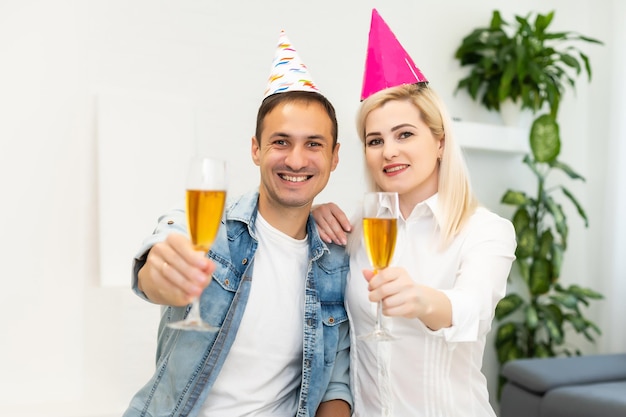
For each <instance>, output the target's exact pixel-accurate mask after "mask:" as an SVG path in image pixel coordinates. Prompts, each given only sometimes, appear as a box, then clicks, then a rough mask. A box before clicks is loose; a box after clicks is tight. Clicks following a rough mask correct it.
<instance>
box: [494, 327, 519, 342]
mask: <svg viewBox="0 0 626 417" xmlns="http://www.w3.org/2000/svg"><path fill="white" fill-rule="evenodd" d="M516 339H517V326H516V325H515V323H511V322H509V323H504V324H502V325H500V326H499V327H498V330H497V331H496V341H495V343H496V347H501V346H503V345H504V344H505V343H507V342H511V341H515V340H516Z"/></svg>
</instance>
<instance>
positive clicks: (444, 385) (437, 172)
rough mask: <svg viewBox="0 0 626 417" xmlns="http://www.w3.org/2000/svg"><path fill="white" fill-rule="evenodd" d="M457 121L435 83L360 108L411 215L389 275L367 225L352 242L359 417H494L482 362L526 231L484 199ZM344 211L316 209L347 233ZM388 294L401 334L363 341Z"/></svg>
mask: <svg viewBox="0 0 626 417" xmlns="http://www.w3.org/2000/svg"><path fill="white" fill-rule="evenodd" d="M450 127H451V122H450V119H449V118H448V117H447V116H446V111H445V109H444V106H443V104H442V102H441V101H440V100H439V98H438V97H437V95H436V93H435V92H434V91H433V90H432V89H431V88H430V87H428V85H427V84H426V83H419V84H411V85H400V86H396V87H392V88H387V89H384V90H382V91H379V92H377V93H375V94H373V95H371V96H369V97H368V98H367V99H366V100H364V101H363V102H362V104H361V107H360V110H359V113H358V117H357V128H358V133H359V136H360V139H361V141H362V142H363V145H364V151H365V162H366V166H367V170H366V171H367V173H366V175H367V177H368V180H369V183H370V188H371V189H372V190H381V191H396V192H398V194H399V201H400V212H401V217H400V219H399V221H398V240H397V244H396V251H395V254H394V257H393V261H392V266H390V267H389V268H386V269H383V270H381V271H380V272H379V273H378V274H376V275H374V273H373V271H372V268H371V266H370V264H369V261H368V258H367V255H366V253H365V249H364V246H363V243H362V240H361V232H360V229H359V230H355V231H354V232H353V233H351V236H350V238H351V239H350V242H349V245H348V246H349V249H350V254H351V262H350V275H349V277H348V283H347V288H346V305H347V308H348V315H349V317H350V321H351V330H352V332H351V333H352V353H351V355H352V362H351V366H352V368H353V369H352V375H353V387H352V388H353V391H354V396H355V412H356V415H357V416H385V415H393V416H405V415H406V416H409V415H410V416H429V415H441V416H454V415H463V416H495V413H494V412H493V410H492V408H491V406H490V404H489V395H488V392H487V385H486V380H485V377H484V375H483V374H482V373H481V366H482V358H483V352H484V348H485V340H486V336H487V333H488V332H489V330H490V328H491V322H492V319H493V316H494V309H495V306H496V304H497V303H498V301H499V300H500V299H501V298H502V297H503V296H504V294H505V290H506V281H507V276H508V274H509V271H510V268H511V264H512V262H513V260H514V259H515V257H514V252H515V246H516V243H515V231H514V229H513V226H512V225H511V223H510V222H509V221H508V220H506V219H504V218H501V217H499V216H497V215H496V214H494V213H491V212H490V211H488V210H487V209H485V208H482V207H479V206H478V203H477V201H476V198H475V197H474V195H473V194H472V191H471V188H470V183H469V179H468V174H467V171H466V167H465V163H464V161H463V159H462V155H461V152H460V149H459V147H458V145H457V144H456V143H455V141H454V137H453V135H452V133H451V129H450ZM337 210H338V209H337V208H336V206H333V205H326V206H321V207H319V208H318V209H316V210H315V212H314V215H315V217H316V220H317V221H318V224H319V225H320V228H321V229H322V233H321V235H322V236H324V235H326V236H327V237H328V238H331V239H333V240H336V241H339V240H341V239H342V238H343V235H342V234H341V233H339V234H337V233H335V232H333V231H332V227H333V226H332V225H334V226H335V227H336V226H337V223H338V221H337V220H336V219H335V217H337V218H340V219H342V221H343V222H344V225H345V227H346V228H348V225H347V224H345V221H346V219H345V216H343V213H338V211H337ZM354 224H355V226H357V225H359V224H360V222H354ZM356 228H358V226H357V227H356ZM363 277H364V278H365V279H363ZM378 301H382V304H383V313H384V315H385V316H386V318H385V324H386V325H387V327H389V328H390V329H391V332H392V334H393V335H394V336H396V337H397V340H394V341H391V342H378V343H376V342H367V341H362V340H359V339H358V338H356V337H355V336H356V335H360V334H365V333H367V332H369V331H371V330H372V328H373V326H374V321H375V307H374V306H375V304H374V303H376V302H378Z"/></svg>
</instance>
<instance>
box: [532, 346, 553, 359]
mask: <svg viewBox="0 0 626 417" xmlns="http://www.w3.org/2000/svg"><path fill="white" fill-rule="evenodd" d="M553 356H554V352H553V351H552V349H550V347H549V346H547V345H546V344H544V343H541V344H538V345H537V346H536V348H535V354H534V355H533V357H534V358H551V357H553Z"/></svg>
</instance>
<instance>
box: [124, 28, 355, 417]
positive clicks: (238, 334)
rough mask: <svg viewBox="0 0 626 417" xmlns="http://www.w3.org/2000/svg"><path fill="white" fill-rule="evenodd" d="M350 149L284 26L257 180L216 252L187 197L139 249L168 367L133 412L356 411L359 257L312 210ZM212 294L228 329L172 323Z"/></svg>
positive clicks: (160, 357) (141, 289)
mask: <svg viewBox="0 0 626 417" xmlns="http://www.w3.org/2000/svg"><path fill="white" fill-rule="evenodd" d="M294 69H295V71H294ZM338 151H339V144H337V120H336V116H335V111H334V108H333V106H332V105H331V104H330V102H328V100H327V99H326V98H325V97H324V96H322V95H321V94H320V93H319V92H318V90H317V88H316V87H315V84H314V83H313V82H312V81H311V80H310V78H309V77H308V71H307V70H306V67H305V66H304V65H303V64H301V63H300V61H299V58H298V56H297V54H296V52H295V50H294V49H293V47H292V46H291V45H290V44H289V41H288V40H287V38H286V36H285V34H284V32H281V38H280V42H279V48H278V51H277V57H276V58H275V60H274V73H273V74H272V75H271V76H270V83H269V88H268V90H267V91H266V97H265V99H264V100H263V103H262V104H261V106H260V108H259V112H258V115H257V127H256V133H255V136H254V137H253V138H252V146H251V153H252V159H253V161H254V163H255V164H256V165H258V166H259V169H260V177H261V184H260V186H259V189H258V192H257V191H254V192H252V193H248V194H246V195H244V196H242V197H240V198H239V199H238V200H237V201H235V202H234V203H233V204H232V205H231V206H230V207H229V208H228V209H227V210H226V213H225V216H224V220H223V224H222V226H221V228H220V230H219V232H218V236H217V238H216V241H215V243H214V244H213V247H212V249H211V251H210V252H209V254H208V256H207V257H205V255H204V254H203V253H200V252H196V251H194V250H193V248H192V245H191V243H190V241H189V240H188V239H187V238H186V237H185V236H183V235H182V234H184V233H185V227H186V226H185V220H184V212H182V211H180V210H179V211H176V212H173V213H171V214H170V215H167V216H164V217H162V218H161V221H160V223H159V226H158V227H157V230H156V231H155V235H153V236H152V237H151V238H149V239H148V240H147V241H146V243H145V245H144V248H143V250H142V251H140V255H139V256H138V258H137V259H136V262H135V267H134V271H135V273H134V279H133V287H134V289H135V291H136V292H137V293H138V294H139V295H141V296H142V297H145V298H147V299H148V300H150V301H152V302H155V303H159V304H163V305H165V306H167V307H165V308H164V310H163V315H162V319H161V324H160V326H159V340H158V349H157V364H156V370H155V373H154V375H153V377H152V378H151V380H150V381H149V382H148V383H147V384H146V385H145V386H144V387H143V388H142V389H141V390H140V391H139V392H138V393H137V394H136V395H135V397H134V398H133V399H132V401H131V404H130V407H129V409H128V410H127V411H126V413H125V416H126V417H131V416H152V417H154V416H166V415H167V416H253V415H254V416H256V415H259V416H260V415H269V416H294V415H295V416H298V417H304V416H307V417H312V416H320V417H321V416H340V417H342V416H344V417H348V416H349V415H350V410H351V404H352V397H351V394H350V390H349V386H348V379H349V378H348V372H349V337H348V326H347V314H346V312H345V309H344V306H343V291H344V286H345V279H346V274H347V270H348V267H349V265H348V262H347V256H346V254H345V253H344V251H343V249H342V248H340V247H337V246H333V245H326V244H325V243H323V242H322V240H321V239H320V237H319V234H318V232H317V228H316V227H315V224H314V222H313V220H312V217H310V209H311V205H312V202H313V199H314V198H315V196H316V195H317V194H318V193H319V192H320V191H321V190H322V189H323V188H324V187H325V186H326V184H327V182H328V179H329V177H330V173H331V171H333V170H334V169H335V167H336V166H337V163H338ZM146 251H149V252H147V254H146V253H145V252H146ZM209 283H211V285H209ZM200 294H201V307H202V315H203V319H204V320H206V321H208V322H209V323H210V324H212V325H215V326H219V327H220V331H219V332H217V333H206V332H195V331H181V330H174V329H171V328H168V327H167V324H168V323H170V322H173V321H177V320H180V319H181V318H182V317H183V316H184V315H185V314H186V312H187V307H186V306H187V305H188V303H189V302H190V301H191V300H192V299H193V298H195V297H197V296H199V295H200Z"/></svg>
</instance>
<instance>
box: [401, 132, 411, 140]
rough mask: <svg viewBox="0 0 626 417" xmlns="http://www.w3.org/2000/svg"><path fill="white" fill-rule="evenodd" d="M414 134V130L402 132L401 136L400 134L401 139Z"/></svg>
mask: <svg viewBox="0 0 626 417" xmlns="http://www.w3.org/2000/svg"><path fill="white" fill-rule="evenodd" d="M411 136H413V132H402V133H400V136H398V137H399V138H400V139H406V138H409V137H411Z"/></svg>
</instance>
